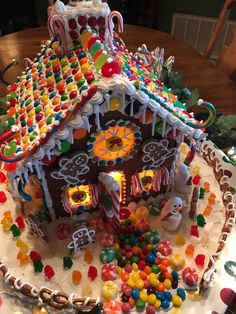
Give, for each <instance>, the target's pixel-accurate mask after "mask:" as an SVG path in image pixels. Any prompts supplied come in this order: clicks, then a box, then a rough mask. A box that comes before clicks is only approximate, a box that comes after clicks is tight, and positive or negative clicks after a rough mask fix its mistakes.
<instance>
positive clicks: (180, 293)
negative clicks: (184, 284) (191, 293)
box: [177, 288, 186, 301]
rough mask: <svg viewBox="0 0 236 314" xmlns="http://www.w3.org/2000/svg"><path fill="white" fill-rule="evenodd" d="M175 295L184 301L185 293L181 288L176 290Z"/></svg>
mask: <svg viewBox="0 0 236 314" xmlns="http://www.w3.org/2000/svg"><path fill="white" fill-rule="evenodd" d="M177 295H178V296H180V297H181V299H182V301H184V300H185V299H186V293H185V291H184V289H183V288H178V289H177Z"/></svg>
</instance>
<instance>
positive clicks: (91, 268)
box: [88, 266, 98, 280]
mask: <svg viewBox="0 0 236 314" xmlns="http://www.w3.org/2000/svg"><path fill="white" fill-rule="evenodd" d="M97 275H98V271H97V268H96V267H94V266H89V269H88V277H89V278H90V279H91V280H95V279H96V278H97Z"/></svg>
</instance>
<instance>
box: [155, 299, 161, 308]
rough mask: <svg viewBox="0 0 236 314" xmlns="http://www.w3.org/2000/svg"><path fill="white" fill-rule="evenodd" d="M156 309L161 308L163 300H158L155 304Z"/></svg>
mask: <svg viewBox="0 0 236 314" xmlns="http://www.w3.org/2000/svg"><path fill="white" fill-rule="evenodd" d="M154 307H155V309H159V308H160V307H161V301H160V300H158V299H157V300H156V303H155V304H154Z"/></svg>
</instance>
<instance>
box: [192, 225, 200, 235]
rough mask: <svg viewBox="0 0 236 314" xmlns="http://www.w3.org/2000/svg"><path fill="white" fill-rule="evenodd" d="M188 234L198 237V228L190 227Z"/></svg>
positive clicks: (195, 226)
mask: <svg viewBox="0 0 236 314" xmlns="http://www.w3.org/2000/svg"><path fill="white" fill-rule="evenodd" d="M190 234H191V235H192V236H194V237H197V238H198V237H199V231H198V226H197V225H192V226H191V228H190Z"/></svg>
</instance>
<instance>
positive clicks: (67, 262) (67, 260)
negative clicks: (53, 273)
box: [63, 256, 73, 269]
mask: <svg viewBox="0 0 236 314" xmlns="http://www.w3.org/2000/svg"><path fill="white" fill-rule="evenodd" d="M72 265H73V261H72V259H71V257H70V256H64V257H63V267H64V268H65V269H70V268H71V267H72Z"/></svg>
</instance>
